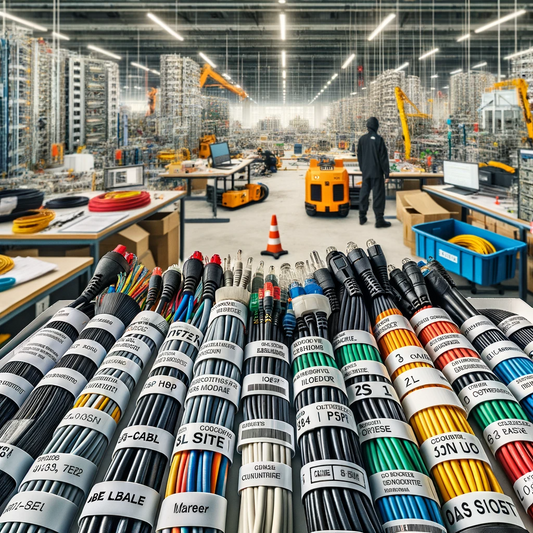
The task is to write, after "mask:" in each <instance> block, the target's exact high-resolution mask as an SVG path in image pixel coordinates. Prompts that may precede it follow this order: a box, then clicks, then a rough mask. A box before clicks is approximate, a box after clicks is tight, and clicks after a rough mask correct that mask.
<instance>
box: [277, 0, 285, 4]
mask: <svg viewBox="0 0 533 533" xmlns="http://www.w3.org/2000/svg"><path fill="white" fill-rule="evenodd" d="M286 1H287V0H278V2H279V3H280V4H284V3H285V2H286Z"/></svg>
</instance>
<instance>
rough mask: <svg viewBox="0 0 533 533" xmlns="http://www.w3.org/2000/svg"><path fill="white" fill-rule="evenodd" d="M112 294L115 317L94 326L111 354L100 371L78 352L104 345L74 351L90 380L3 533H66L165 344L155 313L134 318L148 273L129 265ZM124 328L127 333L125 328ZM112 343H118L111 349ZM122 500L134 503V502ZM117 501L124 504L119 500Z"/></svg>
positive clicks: (4, 520)
mask: <svg viewBox="0 0 533 533" xmlns="http://www.w3.org/2000/svg"><path fill="white" fill-rule="evenodd" d="M115 290H117V291H119V292H110V293H108V294H105V295H104V296H103V297H101V298H100V301H101V304H100V305H101V306H102V307H107V306H108V302H109V300H111V301H113V302H114V305H115V308H114V309H112V311H114V314H111V313H100V314H98V315H97V316H96V317H95V319H93V321H94V322H95V323H96V321H98V325H99V328H100V332H101V333H103V334H105V335H106V336H108V337H109V344H110V345H111V346H112V349H110V350H109V349H108V350H109V353H108V354H107V355H106V354H105V352H106V351H107V350H101V353H102V355H103V356H105V358H104V359H103V362H102V364H101V365H100V366H99V365H98V363H97V362H96V361H95V360H94V359H91V358H90V357H88V354H84V355H81V353H83V350H86V351H91V350H90V348H91V347H95V348H96V347H97V345H98V344H100V348H103V347H104V345H103V344H101V343H98V344H97V342H90V341H91V340H92V341H95V339H94V338H89V339H87V341H86V344H85V345H84V347H83V348H82V349H79V350H77V351H78V354H76V355H75V357H78V358H79V359H83V360H84V362H86V363H89V364H90V365H91V372H89V375H88V376H86V377H88V378H90V381H89V382H88V383H87V382H85V387H84V388H83V390H82V391H81V394H79V396H78V395H76V396H77V400H76V402H75V404H74V407H73V408H72V409H70V410H68V408H69V407H70V406H72V403H71V402H68V403H67V402H65V405H64V406H62V407H63V408H62V409H61V412H62V414H63V417H62V420H61V421H60V423H59V425H58V426H57V429H55V427H56V425H54V429H55V431H54V433H53V437H52V440H51V441H50V442H49V443H48V444H47V446H46V448H45V449H44V450H43V452H42V455H40V456H39V457H38V458H37V459H36V460H35V462H34V463H33V466H32V467H31V468H30V469H29V472H28V474H27V475H26V477H25V478H24V480H23V481H22V483H21V485H20V489H19V492H18V494H17V495H16V496H14V497H13V498H12V499H11V501H10V502H9V503H8V505H7V506H6V509H5V511H4V513H3V515H2V516H1V517H0V524H2V525H3V528H2V529H1V530H0V531H2V532H3V533H7V532H12V533H14V532H15V531H16V532H19V533H22V532H27V533H30V532H32V531H34V530H35V528H36V527H39V528H43V529H45V530H52V531H55V532H57V533H67V532H68V531H69V529H70V526H71V522H72V520H73V518H74V516H75V514H76V512H77V511H78V508H79V506H80V505H81V504H82V503H83V502H84V501H85V499H86V496H87V494H88V492H89V489H90V488H91V485H92V481H93V478H94V475H95V473H96V470H97V468H98V466H99V464H100V461H101V460H102V457H103V455H104V453H105V450H106V448H107V446H108V443H109V441H110V439H111V438H112V436H113V433H114V430H115V429H116V426H117V424H118V422H119V421H120V418H121V416H122V415H123V413H124V411H125V409H126V407H127V404H128V401H129V396H130V393H131V391H132V390H133V388H134V387H135V384H136V383H137V381H138V379H139V377H140V375H141V372H142V370H143V368H144V367H145V366H146V364H147V363H148V361H149V360H150V358H151V357H152V355H153V354H154V353H155V352H156V351H157V349H158V348H159V346H160V345H161V343H162V342H163V339H164V337H165V334H166V332H167V330H168V324H167V322H166V320H165V319H164V318H163V317H161V316H160V315H158V314H156V313H154V312H152V311H143V312H142V313H139V314H137V313H138V312H139V310H140V307H142V305H143V302H144V301H145V299H146V295H147V291H148V272H147V270H146V269H145V268H144V267H142V265H136V266H134V268H133V269H132V270H131V272H130V273H129V274H128V275H127V276H126V275H121V276H120V278H119V281H118V283H117V285H116V287H115ZM139 304H140V305H139ZM118 309H120V312H121V314H122V316H123V317H124V319H125V320H122V318H120V322H119V320H117V318H116V313H117V311H118ZM124 313H126V314H127V316H124ZM136 314H137V316H135V315H136ZM130 322H131V323H130ZM128 324H129V326H128V327H127V329H126V330H125V332H124V326H126V325H128ZM122 332H124V334H123V335H121V333H122ZM117 337H118V338H119V340H118V342H116V343H115V341H114V339H115V338H117ZM92 353H93V354H94V352H92ZM93 357H94V355H93ZM98 366H99V368H98ZM97 368H98V370H97V371H96V373H94V370H96V369H97ZM46 379H47V378H45V380H46ZM36 390H38V389H36ZM67 411H68V412H67ZM45 442H48V441H45ZM127 494H128V497H129V498H130V503H131V502H132V501H133V499H134V497H135V495H134V494H132V493H131V492H129V493H127ZM142 496H144V495H143V494H141V495H140V497H142ZM147 498H148V497H147ZM115 499H116V500H117V502H120V501H121V499H120V497H118V495H117V494H115ZM123 499H126V497H124V498H123ZM35 501H43V502H44V507H42V508H40V509H39V508H36V506H32V505H31V503H32V502H35ZM137 503H138V500H137ZM116 504H117V505H118V503H116ZM147 505H148V504H147Z"/></svg>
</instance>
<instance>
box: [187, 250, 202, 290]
mask: <svg viewBox="0 0 533 533" xmlns="http://www.w3.org/2000/svg"><path fill="white" fill-rule="evenodd" d="M203 269H204V263H203V256H202V254H201V253H200V252H194V253H193V254H192V255H191V257H189V259H187V261H185V263H184V264H183V292H184V294H194V291H195V290H196V286H197V285H198V282H199V281H200V278H201V277H202V272H203Z"/></svg>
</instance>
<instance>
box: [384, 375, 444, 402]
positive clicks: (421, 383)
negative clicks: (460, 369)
mask: <svg viewBox="0 0 533 533" xmlns="http://www.w3.org/2000/svg"><path fill="white" fill-rule="evenodd" d="M428 385H432V386H435V387H438V386H442V385H444V386H445V387H449V386H450V384H449V383H448V380H447V379H446V378H445V377H444V374H443V373H442V372H441V371H440V370H437V369H436V368H411V369H409V370H406V371H405V372H402V373H401V374H400V375H399V376H398V377H397V378H396V380H395V381H394V388H395V389H396V392H397V393H398V396H399V397H400V398H403V397H404V396H405V395H406V394H407V393H409V392H411V391H413V390H415V389H418V388H419V387H425V386H428Z"/></svg>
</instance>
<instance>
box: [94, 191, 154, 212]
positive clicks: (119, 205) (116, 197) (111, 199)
mask: <svg viewBox="0 0 533 533" xmlns="http://www.w3.org/2000/svg"><path fill="white" fill-rule="evenodd" d="M127 193H135V194H134V195H133V196H130V195H127V196H123V195H125V194H127ZM151 201H152V199H151V198H150V193H149V192H146V191H120V192H115V193H109V192H107V193H103V194H99V195H98V196H95V197H94V198H91V200H89V211H94V212H97V213H103V212H109V211H128V210H130V209H139V208H140V207H144V206H146V205H148V204H150V202H151Z"/></svg>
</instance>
